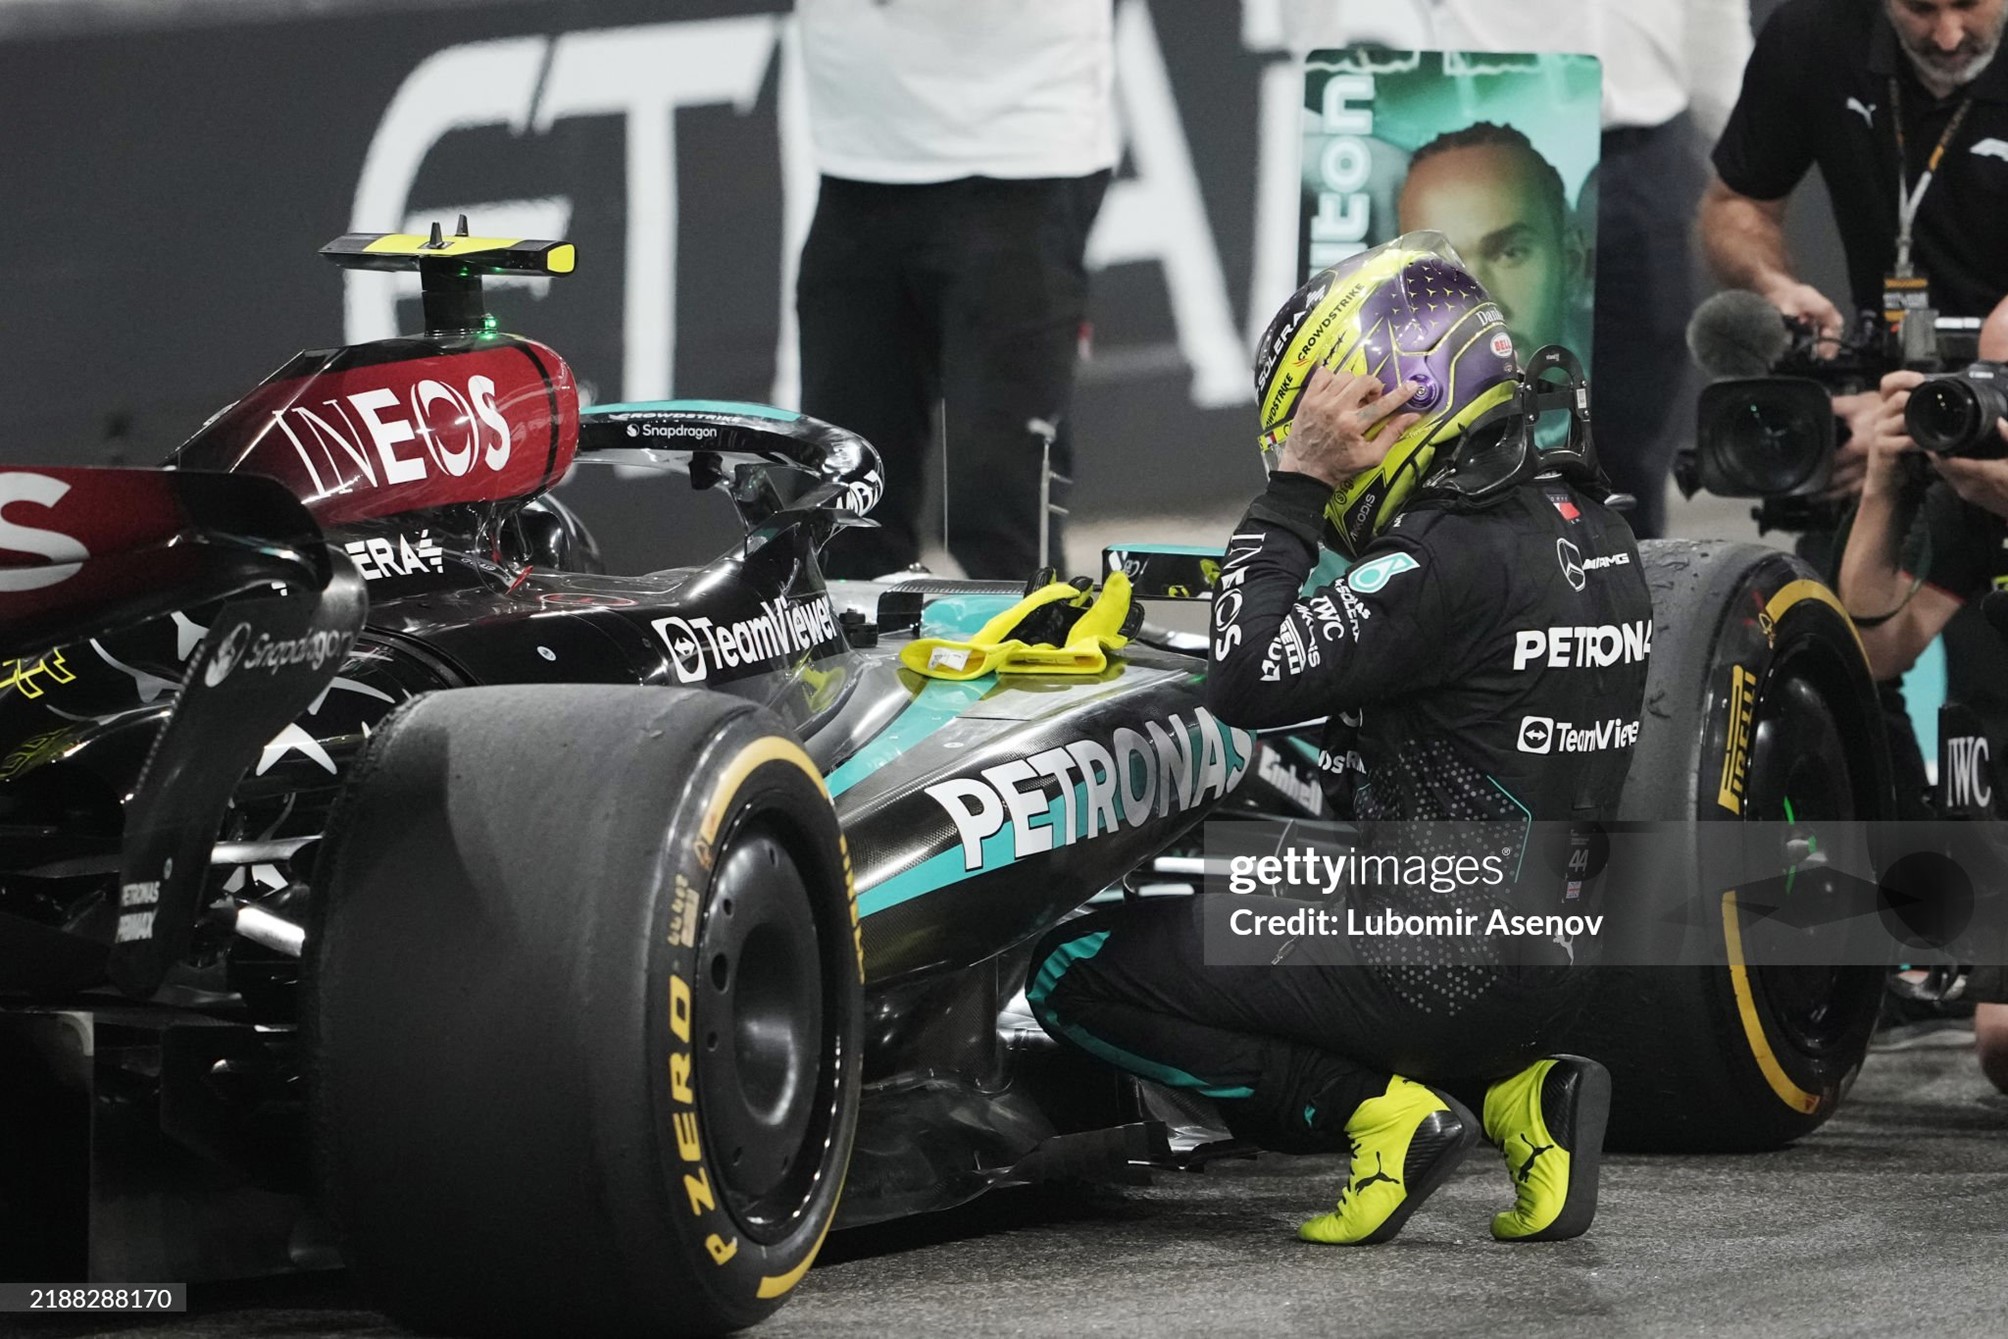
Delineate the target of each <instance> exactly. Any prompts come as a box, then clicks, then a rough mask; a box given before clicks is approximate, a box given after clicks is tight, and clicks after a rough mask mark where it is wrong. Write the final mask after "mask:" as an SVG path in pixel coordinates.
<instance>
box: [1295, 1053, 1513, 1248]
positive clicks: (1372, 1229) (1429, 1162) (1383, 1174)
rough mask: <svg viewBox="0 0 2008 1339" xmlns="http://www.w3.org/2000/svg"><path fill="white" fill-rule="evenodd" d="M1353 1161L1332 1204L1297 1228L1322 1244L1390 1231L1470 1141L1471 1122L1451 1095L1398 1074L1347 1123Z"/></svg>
mask: <svg viewBox="0 0 2008 1339" xmlns="http://www.w3.org/2000/svg"><path fill="white" fill-rule="evenodd" d="M1346 1138H1348V1139H1349V1140H1351V1141H1352V1145H1353V1165H1352V1170H1351V1171H1350V1172H1349V1173H1348V1174H1347V1176H1346V1183H1345V1185H1344V1186H1343V1187H1341V1188H1340V1190H1339V1203H1338V1207H1337V1208H1335V1209H1333V1210H1332V1211H1331V1212H1330V1213H1323V1214H1319V1215H1318V1216H1317V1217H1316V1218H1313V1219H1312V1220H1311V1221H1310V1222H1308V1223H1305V1224H1304V1225H1303V1226H1302V1227H1300V1228H1298V1229H1297V1235H1298V1236H1299V1237H1301V1238H1302V1239H1303V1240H1305V1241H1315V1242H1319V1243H1321V1244H1323V1245H1326V1246H1372V1245H1375V1244H1376V1243H1379V1242H1383V1241H1386V1240H1388V1239H1389V1238H1391V1237H1393V1236H1394V1234H1395V1233H1397V1232H1399V1231H1401V1225H1402V1224H1403V1223H1406V1222H1407V1221H1408V1216H1409V1215H1410V1214H1412V1213H1414V1212H1415V1211H1416V1208H1417V1206H1419V1205H1420V1204H1421V1203H1422V1202H1423V1201H1424V1200H1425V1199H1427V1198H1429V1195H1430V1192H1431V1191H1433V1190H1435V1189H1436V1188H1437V1187H1438V1186H1440V1185H1442V1184H1443V1182H1444V1181H1445V1179H1447V1178H1448V1177H1449V1175H1450V1173H1451V1172H1453V1171H1455V1170H1456V1168H1457V1164H1458V1163H1460V1162H1462V1161H1463V1160H1464V1155H1465V1154H1466V1153H1468V1152H1470V1151H1471V1146H1472V1145H1473V1144H1475V1143H1477V1142H1478V1121H1477V1120H1476V1119H1475V1118H1474V1117H1473V1116H1472V1114H1471V1113H1470V1112H1469V1111H1467V1110H1465V1109H1464V1107H1463V1105H1462V1104H1460V1103H1459V1102H1458V1101H1457V1099H1456V1098H1454V1097H1451V1096H1450V1095H1449V1094H1447V1093H1439V1092H1437V1091H1436V1090H1435V1089H1433V1088H1425V1087H1423V1086H1422V1085H1421V1084H1419V1083H1415V1082H1412V1081H1411V1080H1408V1079H1405V1078H1403V1077H1401V1075H1399V1074H1397V1075H1395V1076H1394V1077H1393V1078H1390V1079H1389V1080H1388V1083H1387V1091H1386V1092H1384V1093H1382V1094H1381V1095H1380V1096H1379V1097H1370V1098H1368V1099H1367V1100H1366V1101H1364V1102H1362V1103H1360V1105H1359V1109H1358V1110H1357V1111H1355V1112H1353V1115H1352V1119H1350V1120H1348V1121H1347V1122H1346Z"/></svg>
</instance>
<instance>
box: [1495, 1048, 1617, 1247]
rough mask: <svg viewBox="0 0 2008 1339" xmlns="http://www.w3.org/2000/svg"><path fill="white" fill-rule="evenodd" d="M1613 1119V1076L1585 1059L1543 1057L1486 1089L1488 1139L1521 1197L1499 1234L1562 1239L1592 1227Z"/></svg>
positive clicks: (1501, 1221)
mask: <svg viewBox="0 0 2008 1339" xmlns="http://www.w3.org/2000/svg"><path fill="white" fill-rule="evenodd" d="M1610 1114H1611V1072H1610V1071H1609V1070H1607V1069H1605V1068H1604V1067H1603V1066H1602V1065H1600V1064H1598V1063H1597V1062H1596V1061H1594V1060H1585V1059H1584V1058H1583V1057H1581V1056H1578V1055H1558V1056H1554V1057H1552V1058H1550V1059H1547V1060H1537V1061H1535V1062H1534V1063H1533V1064H1531V1065H1529V1066H1528V1067H1527V1068H1525V1069H1523V1070H1521V1071H1520V1072H1519V1073H1518V1074H1515V1075H1514V1076H1513V1077H1512V1078H1510V1079H1503V1080H1501V1081H1500V1082H1498V1083H1495V1084H1493V1085H1492V1086H1491V1087H1490V1088H1488V1089H1486V1091H1485V1137H1486V1138H1487V1139H1489V1140H1491V1141H1492V1142H1493V1143H1495V1144H1497V1145H1499V1147H1500V1148H1502V1149H1504V1150H1505V1152H1506V1171H1507V1173H1508V1174H1509V1175H1510V1176H1512V1178H1513V1194H1514V1204H1513V1207H1512V1208H1511V1209H1510V1210H1508V1211H1506V1212H1505V1213H1501V1214H1496V1215H1494V1217H1493V1219H1492V1235H1493V1236H1495V1237H1497V1238H1498V1239H1499V1240H1501V1241H1561V1240H1563V1239H1565V1238H1568V1237H1580V1236H1582V1235H1583V1233H1584V1232H1586V1231H1588V1230H1589V1226H1590V1220H1591V1219H1592V1218H1595V1217H1596V1216H1597V1168H1598V1165H1599V1164H1600V1162H1601V1161H1602V1158H1603V1150H1604V1124H1605V1122H1606V1121H1607V1120H1608V1119H1609V1118H1610Z"/></svg>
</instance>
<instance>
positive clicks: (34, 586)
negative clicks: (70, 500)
mask: <svg viewBox="0 0 2008 1339" xmlns="http://www.w3.org/2000/svg"><path fill="white" fill-rule="evenodd" d="M69 491H70V486H69V485H68V484H66V483H64V482H63V481H62V480H61V479H51V478H50V477H49V476H48V475H46V474H16V473H11V472H10V473H0V550H12V551H13V552H15V553H32V554H35V555H37V556H38V557H42V558H47V559H48V560H49V564H48V565H47V566H36V567H0V591H21V590H40V589H41V588H42V587H44V586H53V585H55V584H56V583H57V582H59V581H67V580H69V579H70V578H71V577H73V576H75V575H76V574H77V573H78V572H79V571H81V570H82V569H83V565H84V560H85V559H86V558H89V557H90V556H91V554H90V550H88V549H86V548H85V547H84V546H83V545H82V544H80V543H78V542H77V541H76V540H74V539H72V538H70V536H68V535H65V534H62V533H61V532H59V531H55V530H42V529H38V528H36V527H33V526H26V525H19V524H17V523H15V522H13V521H10V520H8V519H7V515H6V513H7V508H8V507H9V506H11V505H12V504H14V503H17V502H32V503H34V504H35V505H36V506H38V507H53V506H55V505H56V504H57V503H58V502H60V501H62V499H63V495H64V494H65V493H67V492H69Z"/></svg>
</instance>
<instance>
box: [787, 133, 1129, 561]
mask: <svg viewBox="0 0 2008 1339" xmlns="http://www.w3.org/2000/svg"><path fill="white" fill-rule="evenodd" d="M1108 179H1109V174H1108V173H1106V172H1102V173H1097V174H1095V175H1094V176H1090V177H1082V178H1078V179H1075V178H1051V179H1041V180H1026V181H1001V180H995V179H992V178H988V177H969V178H965V179H963V180H961V181H949V182H941V183H938V184H930V185H919V186H887V185H878V184H874V183H867V182H857V181H845V180H841V179H839V178H834V177H825V178H823V183H822V194H821V196H820V198H819V199H818V201H817V203H816V216H815V219H814V221H813V222H812V223H811V225H810V228H809V238H808V241H807V243H806V244H805V245H804V247H803V249H802V263H801V268H800V278H799V282H798V284H797V287H796V309H797V314H798V316H799V317H800V322H801V354H802V411H803V412H804V413H806V414H810V415H812V416H814V417H816V418H821V419H826V420H828V421H829V422H832V423H835V424H838V425H839V426H841V427H845V428H849V429H851V430H852V431H854V432H858V433H860V434H862V435H863V436H864V438H865V439H866V440H867V441H869V442H870V443H871V444H872V445H873V446H874V447H876V448H877V449H878V453H879V456H880V458H881V459H882V460H883V461H884V463H885V468H886V491H885V498H884V500H883V501H882V502H880V503H879V506H878V509H877V510H876V511H875V512H874V513H873V516H872V518H873V519H874V520H876V521H877V522H878V523H879V528H878V529H876V530H872V529H866V528H862V527H861V528H858V529H853V530H849V531H846V532H844V533H842V534H840V535H839V536H838V537H837V538H836V539H835V540H834V541H833V542H832V543H831V545H830V547H829V550H828V552H827V554H826V561H825V564H824V565H825V568H826V570H827V571H828V572H829V574H830V575H832V576H851V577H869V576H878V575H880V574H882V573H885V572H890V571H895V570H897V569H899V568H903V567H906V566H908V565H909V564H911V563H912V562H913V561H914V560H915V559H916V558H917V557H918V556H919V553H920V529H919V523H920V516H921V508H922V500H923V497H924V494H925V488H926V484H925V482H924V465H925V461H926V457H927V445H928V442H929V441H930V439H931V437H932V428H933V421H934V408H935V404H936V402H937V400H939V401H942V402H944V404H945V413H944V423H943V430H944V431H945V433H946V435H947V452H946V461H947V470H948V479H947V485H946V488H945V490H944V492H945V495H946V505H947V513H948V514H947V517H946V522H947V532H948V550H949V552H950V553H952V554H953V555H954V556H955V558H956V561H958V562H960V563H961V564H962V566H963V569H964V570H965V571H966V572H967V573H968V574H969V575H970V576H972V577H981V578H996V579H1006V580H1023V579H1025V578H1027V577H1029V576H1031V575H1032V573H1033V572H1034V571H1036V570H1037V569H1038V568H1040V567H1041V566H1044V565H1045V564H1046V563H1047V562H1049V561H1051V562H1057V561H1058V557H1059V552H1060V545H1059V539H1060V529H1059V526H1058V524H1057V523H1056V524H1055V525H1054V527H1053V530H1052V547H1053V553H1052V554H1050V555H1045V556H1043V557H1042V555H1040V554H1039V553H1038V551H1037V550H1038V534H1039V483H1040V462H1041V450H1042V445H1043V441H1044V437H1043V436H1042V433H1045V432H1052V431H1054V430H1057V431H1058V433H1059V438H1058V440H1057V441H1056V443H1055V446H1054V451H1053V469H1054V471H1055V473H1058V474H1061V475H1071V474H1072V472H1073V469H1072V467H1073V458H1072V447H1071V437H1070V434H1069V432H1068V424H1067V421H1068V417H1069V414H1070V411H1071V409H1072V400H1073V387H1074V364H1075V361H1076V358H1077V354H1078V350H1079V346H1080V331H1081V325H1082V322H1083V321H1084V320H1085V318H1086V315H1087V296H1088V279H1087V271H1086V269H1085V267H1084V266H1083V264H1082V254H1083V252H1084V251H1085V249H1086V246H1087V238H1088V229H1089V227H1090V226H1091V225H1092V224H1093V222H1094V219H1095V214H1096V211H1097V210H1099V209H1100V207H1101V200H1102V193H1103V191H1104V190H1105V189H1106V188H1107V186H1108ZM1053 500H1054V502H1055V503H1056V504H1060V505H1064V491H1063V490H1062V489H1061V488H1059V487H1058V486H1056V487H1055V491H1054V499H1053ZM1056 522H1057V518H1056Z"/></svg>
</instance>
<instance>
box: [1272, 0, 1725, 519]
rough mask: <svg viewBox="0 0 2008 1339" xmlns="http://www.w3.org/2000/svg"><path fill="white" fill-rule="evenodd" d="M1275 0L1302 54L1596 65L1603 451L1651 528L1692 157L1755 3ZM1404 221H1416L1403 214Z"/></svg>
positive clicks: (1599, 428)
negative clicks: (1376, 45)
mask: <svg viewBox="0 0 2008 1339" xmlns="http://www.w3.org/2000/svg"><path fill="white" fill-rule="evenodd" d="M1284 4H1285V9H1284V19H1285V23H1286V28H1287V30H1288V31H1289V35H1290V39H1291V45H1292V47H1293V48H1294V49H1296V50H1297V51H1299V52H1302V51H1308V50H1312V49H1314V48H1317V47H1339V46H1345V45H1347V44H1349V43H1353V42H1380V43H1383V44H1385V45H1388V46H1391V47H1400V48H1409V47H1413V48H1423V49H1442V50H1451V51H1582V52H1588V53H1590V54H1592V55H1595V56H1597V57H1598V58H1599V59H1601V60H1602V62H1603V67H1604V97H1603V132H1604V133H1603V144H1602V154H1601V163H1600V165H1599V167H1598V169H1597V171H1596V173H1595V174H1594V176H1592V178H1591V179H1590V181H1589V182H1586V183H1585V184H1584V186H1583V189H1582V191H1581V192H1580V194H1579V197H1578V200H1577V202H1576V209H1577V213H1578V214H1579V215H1590V214H1592V213H1593V214H1594V217H1595V218H1596V221H1597V237H1596V259H1595V275H1596V280H1595V282H1596V304H1595V310H1596V315H1595V331H1594V337H1593V343H1594V350H1593V352H1594V357H1595V361H1594V364H1593V366H1592V392H1591V393H1592V395H1593V396H1594V397H1595V404H1596V434H1597V454H1598V457H1599V459H1600V460H1601V461H1602V463H1603V466H1604V468H1605V470H1606V471H1607V472H1608V473H1609V474H1610V476H1611V479H1612V482H1613V483H1615V484H1616V485H1617V487H1618V488H1619V490H1620V491H1622V492H1627V493H1631V494H1634V495H1635V496H1636V497H1637V498H1638V508H1637V510H1636V511H1634V512H1633V513H1632V515H1631V523H1632V529H1633V530H1634V531H1635V532H1636V533H1637V534H1638V535H1639V536H1640V537H1641V538H1646V537H1650V536H1654V535H1658V534H1660V533H1661V532H1662V530H1663V528H1664V525H1665V497H1666V479H1667V470H1668V466H1669V464H1670V463H1671V460H1672V454H1673V449H1674V447H1675V445H1676V440H1675V438H1674V436H1673V435H1672V434H1671V433H1670V432H1669V427H1670V425H1672V424H1676V423H1685V422H1687V421H1688V420H1689V419H1690V418H1691V415H1690V414H1687V413H1684V412H1682V409H1681V406H1680V397H1681V394H1682V392H1683V390H1684V389H1685V388H1686V386H1687V354H1686V343H1685V338H1684V333H1685V329H1686V324H1687V319H1688V316H1689V315H1690V314H1691V313H1692V311H1693V309H1694V303H1695V293H1694V289H1693V282H1692V276H1693V242H1692V234H1691V220H1692V219H1693V216H1694V209H1695V204H1696V202H1697V201H1698V200H1699V199H1700V195H1701V189H1702V186H1703V184H1704V180H1705V174H1704V172H1703V170H1702V166H1701V163H1700V154H1701V150H1702V148H1703V147H1705V144H1707V143H1712V142H1713V141H1714V138H1715V136H1716V135H1717V134H1718V133H1720V131H1721V129H1722V126H1723V123H1724V122H1725V121H1726V120H1727V119H1728V116H1729V109H1730V108H1731V107H1733V106H1734V105H1735V103H1736V97H1737V93H1738V90H1739V87H1740V83H1739V80H1740V76H1741V74H1742V70H1743V63H1744V61H1745V60H1746V59H1747V58H1748V57H1749V54H1750V45H1751V41H1750V7H1749V0H1520V2H1519V3H1514V4H1501V3H1498V2H1497V0H1284ZM1451 129H1456V127H1451ZM1697 131H1698V132H1699V134H1697ZM1702 136H1705V137H1706V139H1705V140H1704V139H1703V138H1701V137H1702ZM1403 226H1404V227H1407V226H1414V225H1411V224H1410V223H1409V222H1407V221H1406V219H1405V220H1404V223H1403ZM1465 260H1466V261H1467V262H1471V261H1472V260H1473V258H1472V257H1470V256H1466V257H1465ZM1520 352H1521V354H1522V356H1523V357H1524V356H1525V355H1526V354H1528V353H1531V352H1532V350H1531V349H1523V350H1521V351H1520Z"/></svg>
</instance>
